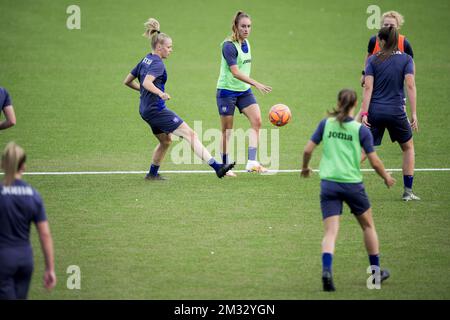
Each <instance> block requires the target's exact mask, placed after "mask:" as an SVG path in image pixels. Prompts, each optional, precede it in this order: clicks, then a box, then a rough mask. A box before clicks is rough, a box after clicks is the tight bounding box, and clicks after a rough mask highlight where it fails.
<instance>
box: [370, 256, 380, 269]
mask: <svg viewBox="0 0 450 320" xmlns="http://www.w3.org/2000/svg"><path fill="white" fill-rule="evenodd" d="M369 262H370V265H371V266H377V267H380V255H378V254H374V255H370V254H369Z"/></svg>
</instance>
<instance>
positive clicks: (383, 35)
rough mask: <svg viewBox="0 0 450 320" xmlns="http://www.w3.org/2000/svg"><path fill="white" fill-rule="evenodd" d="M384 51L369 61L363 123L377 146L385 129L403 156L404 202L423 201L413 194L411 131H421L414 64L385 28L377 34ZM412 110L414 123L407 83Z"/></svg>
mask: <svg viewBox="0 0 450 320" xmlns="http://www.w3.org/2000/svg"><path fill="white" fill-rule="evenodd" d="M378 40H379V42H380V46H381V51H379V52H378V53H377V54H375V55H373V56H371V57H370V58H369V59H368V60H367V65H366V80H365V86H364V98H363V102H362V106H361V113H360V114H361V122H362V124H364V125H365V126H367V127H368V128H370V131H371V132H372V135H373V138H374V144H375V145H376V146H379V145H381V141H382V139H383V134H384V131H385V129H387V130H388V131H389V136H390V137H391V141H392V142H395V141H397V142H398V143H399V145H400V148H401V150H402V153H403V164H402V171H403V186H404V192H403V196H402V199H403V200H404V201H409V200H420V198H419V197H418V196H416V195H415V194H414V193H413V191H412V187H413V179H414V162H415V154H414V142H413V132H412V130H416V131H417V130H419V123H418V120H417V113H416V94H417V93H416V84H415V76H414V61H413V59H412V58H411V56H409V55H407V54H405V53H402V52H400V51H399V50H398V47H397V43H398V31H397V29H396V28H393V27H384V28H381V30H380V31H379V32H378ZM405 83H406V88H407V92H408V98H409V106H410V108H411V121H409V120H408V116H407V114H406V110H405V106H404V84H405Z"/></svg>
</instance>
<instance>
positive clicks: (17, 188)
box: [0, 142, 56, 300]
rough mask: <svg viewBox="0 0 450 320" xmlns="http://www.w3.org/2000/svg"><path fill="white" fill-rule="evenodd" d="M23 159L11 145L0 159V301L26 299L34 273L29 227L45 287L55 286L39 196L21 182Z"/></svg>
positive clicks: (18, 151)
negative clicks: (41, 262) (37, 248)
mask: <svg viewBox="0 0 450 320" xmlns="http://www.w3.org/2000/svg"><path fill="white" fill-rule="evenodd" d="M25 160H26V155H25V152H24V151H23V149H22V148H21V147H19V146H18V145H17V144H15V143H13V142H10V143H8V145H7V146H6V148H5V150H4V152H3V155H2V169H3V171H4V172H5V175H4V179H3V181H2V183H0V209H1V210H0V299H8V300H9V299H26V298H27V294H28V289H29V286H30V282H31V275H32V273H33V251H32V248H31V243H30V225H31V223H32V222H33V223H34V224H35V225H36V228H37V231H38V234H39V239H40V242H41V246H42V251H43V253H44V259H45V273H44V286H45V287H46V288H47V289H49V290H50V289H52V288H53V287H54V286H55V285H56V275H55V266H54V258H53V241H52V236H51V234H50V228H49V224H48V221H47V216H46V213H45V208H44V204H43V202H42V199H41V197H40V195H39V193H38V192H37V191H36V190H35V189H33V188H32V187H31V186H30V185H28V184H27V183H26V182H24V181H22V174H23V172H24V170H25Z"/></svg>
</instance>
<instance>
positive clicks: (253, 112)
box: [216, 11, 272, 176]
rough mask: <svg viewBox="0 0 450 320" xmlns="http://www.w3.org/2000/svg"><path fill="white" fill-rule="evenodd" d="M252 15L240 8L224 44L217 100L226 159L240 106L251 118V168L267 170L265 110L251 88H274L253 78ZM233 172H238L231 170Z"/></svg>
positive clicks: (223, 151)
mask: <svg viewBox="0 0 450 320" xmlns="http://www.w3.org/2000/svg"><path fill="white" fill-rule="evenodd" d="M251 23H252V22H251V20H250V16H249V15H248V14H246V13H245V12H242V11H238V12H237V13H236V15H235V16H234V18H233V22H232V28H231V29H232V34H231V36H230V37H229V38H227V39H226V40H225V41H223V42H222V44H221V49H222V61H221V65H220V75H219V79H218V81H217V92H216V100H217V107H218V108H219V115H220V122H221V126H222V144H221V145H222V162H223V163H228V162H229V159H228V142H229V139H230V135H231V130H232V129H233V119H234V111H235V108H236V107H237V108H238V109H239V112H240V113H243V114H244V115H245V116H246V117H247V118H248V120H249V122H250V126H251V129H250V136H249V147H248V161H247V165H246V167H245V169H246V170H247V171H248V172H267V169H266V168H264V167H263V166H262V165H261V164H260V163H259V162H258V161H257V160H256V155H257V150H258V143H259V130H260V129H261V111H260V109H259V105H258V103H257V102H256V99H255V96H254V95H253V92H252V90H251V88H250V87H251V86H254V87H255V88H256V89H258V90H259V91H260V92H261V93H263V94H265V93H269V92H270V91H272V88H271V87H269V86H266V85H264V84H261V83H259V82H258V81H256V80H254V79H252V78H250V71H251V65H252V54H251V47H250V42H249V41H248V37H249V35H250V31H251V26H252V24H251ZM227 175H229V176H236V174H234V173H233V172H228V174H227Z"/></svg>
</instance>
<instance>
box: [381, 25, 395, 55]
mask: <svg viewBox="0 0 450 320" xmlns="http://www.w3.org/2000/svg"><path fill="white" fill-rule="evenodd" d="M382 40H383V41H384V45H383V47H382V48H381V51H379V52H378V53H377V58H378V59H379V60H380V61H381V62H383V61H385V60H386V59H387V58H389V57H390V56H391V55H392V53H393V52H395V51H398V31H397V28H394V27H383V28H381V29H380V31H379V32H378V41H379V42H380V43H381V41H382Z"/></svg>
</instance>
